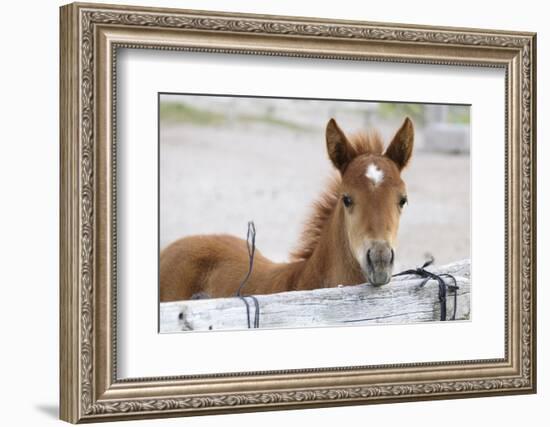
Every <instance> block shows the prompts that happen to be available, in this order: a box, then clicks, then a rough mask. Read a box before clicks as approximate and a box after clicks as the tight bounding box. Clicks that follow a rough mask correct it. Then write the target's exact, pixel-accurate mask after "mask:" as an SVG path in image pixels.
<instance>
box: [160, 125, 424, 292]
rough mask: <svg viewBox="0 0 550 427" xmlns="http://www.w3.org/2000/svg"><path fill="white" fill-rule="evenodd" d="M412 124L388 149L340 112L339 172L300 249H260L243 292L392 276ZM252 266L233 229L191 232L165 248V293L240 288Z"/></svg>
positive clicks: (333, 138)
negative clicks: (280, 255) (350, 129)
mask: <svg viewBox="0 0 550 427" xmlns="http://www.w3.org/2000/svg"><path fill="white" fill-rule="evenodd" d="M413 140H414V130H413V124H412V122H411V120H410V119H409V118H406V119H405V121H404V122H403V124H402V125H401V127H400V129H399V130H398V131H397V133H396V134H395V136H394V137H393V139H392V141H391V142H390V144H389V146H388V148H387V149H386V151H384V147H383V144H382V141H381V140H380V138H379V136H378V135H376V134H357V135H355V136H353V137H351V138H348V137H347V136H346V135H345V134H344V132H343V131H342V130H341V129H340V127H339V126H338V124H337V123H336V121H335V120H334V119H331V120H330V121H329V122H328V124H327V128H326V145H327V152H328V156H329V158H330V160H331V162H332V164H333V165H334V167H335V168H336V169H337V170H338V171H339V174H338V178H337V179H335V180H334V182H333V183H332V184H331V185H330V187H329V188H328V189H327V190H326V192H325V193H324V195H323V196H322V197H321V198H320V200H319V201H317V203H316V204H315V210H314V213H313V215H312V217H311V218H310V219H309V222H308V224H307V226H306V228H305V230H304V232H303V235H302V239H301V243H300V249H299V250H298V251H296V252H295V253H294V254H292V260H291V262H289V263H274V262H271V261H270V260H268V259H267V258H265V257H264V256H263V255H262V254H261V253H260V252H259V251H258V250H256V254H255V257H254V268H253V270H252V273H251V275H250V277H249V278H248V281H247V282H246V284H245V286H244V288H243V295H254V294H270V293H275V292H284V291H294V290H306V289H315V288H323V287H332V286H337V285H340V284H342V285H354V284H359V283H363V282H365V281H368V282H370V283H371V284H373V285H384V284H386V283H388V282H389V281H390V279H391V276H392V270H393V261H394V258H395V252H394V245H395V241H396V235H397V229H398V226H399V219H400V215H401V211H402V209H403V207H404V205H405V204H406V203H407V193H406V189H405V183H404V182H403V180H402V179H401V171H402V170H403V168H404V167H405V166H406V165H407V163H408V162H409V160H410V158H411V154H412V149H413ZM248 267H249V255H248V250H247V244H246V242H245V241H244V240H242V239H239V238H237V237H233V236H229V235H209V236H190V237H185V238H183V239H180V240H177V241H176V242H174V243H172V244H171V245H170V246H168V247H167V248H166V249H164V250H163V251H162V253H161V255H160V300H161V301H162V302H165V301H176V300H186V299H190V298H192V297H193V296H194V295H204V294H206V295H208V296H209V297H213V298H218V297H229V296H234V295H235V293H236V292H237V289H238V288H239V285H240V283H241V281H242V280H243V278H244V277H245V276H246V274H247V272H248Z"/></svg>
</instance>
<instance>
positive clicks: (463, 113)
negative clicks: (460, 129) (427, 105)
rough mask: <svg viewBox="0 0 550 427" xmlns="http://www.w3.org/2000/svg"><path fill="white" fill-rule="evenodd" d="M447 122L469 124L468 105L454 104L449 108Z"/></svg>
mask: <svg viewBox="0 0 550 427" xmlns="http://www.w3.org/2000/svg"><path fill="white" fill-rule="evenodd" d="M447 120H448V122H449V123H456V124H462V125H468V124H470V107H466V106H458V105H457V106H454V107H452V108H450V109H449V115H448V116H447Z"/></svg>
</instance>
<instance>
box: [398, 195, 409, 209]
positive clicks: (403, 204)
mask: <svg viewBox="0 0 550 427" xmlns="http://www.w3.org/2000/svg"><path fill="white" fill-rule="evenodd" d="M407 202H408V200H407V197H405V196H403V197H401V199H400V200H399V207H400V208H403V206H405V205H406V204H407Z"/></svg>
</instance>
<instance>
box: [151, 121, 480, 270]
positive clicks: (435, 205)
mask: <svg viewBox="0 0 550 427" xmlns="http://www.w3.org/2000/svg"><path fill="white" fill-rule="evenodd" d="M418 146H419V148H418V149H416V150H415V153H414V158H413V160H412V161H411V163H410V167H409V168H408V169H407V170H406V171H405V172H404V174H403V176H404V180H405V182H406V184H407V188H408V199H409V204H408V206H406V207H405V209H404V212H403V216H402V219H401V226H400V231H399V246H398V247H397V251H396V271H399V270H401V269H404V268H408V267H415V266H418V265H419V264H421V263H422V262H423V260H424V259H425V256H426V254H427V253H429V254H432V255H433V256H434V257H435V259H436V264H444V263H448V262H452V261H456V260H459V259H463V258H469V257H470V157H469V155H450V154H441V153H431V152H427V151H425V150H423V149H422V145H421V144H418ZM331 173H333V171H332V166H331V164H330V162H329V160H328V158H327V155H326V152H325V143H324V135H323V134H322V132H315V131H308V132H297V131H296V130H293V129H285V128H280V129H278V130H277V132H273V127H272V126H267V125H262V124H251V125H239V126H235V127H227V126H224V127H216V126H210V127H204V126H193V125H189V124H186V125H181V124H179V125H178V124H167V123H162V124H161V132H160V243H161V248H163V247H165V246H166V245H167V244H168V243H170V242H172V241H174V240H176V239H178V238H180V237H183V236H187V235H192V234H210V233H229V234H233V235H236V236H241V237H243V238H244V237H245V236H246V230H247V222H248V221H249V220H254V222H255V225H256V229H257V239H256V243H257V247H258V248H259V250H261V252H262V253H263V254H264V255H265V256H267V257H268V258H271V259H273V260H276V261H284V260H287V257H288V253H289V252H290V251H291V250H292V249H293V248H294V247H295V246H296V244H297V241H298V237H299V235H300V231H301V229H302V224H303V223H304V221H305V220H306V219H307V216H308V213H309V212H310V208H311V204H312V202H313V201H314V200H315V199H316V198H317V197H318V195H319V194H320V193H321V192H322V191H323V188H324V187H325V183H326V182H327V179H328V177H329V176H330V175H331Z"/></svg>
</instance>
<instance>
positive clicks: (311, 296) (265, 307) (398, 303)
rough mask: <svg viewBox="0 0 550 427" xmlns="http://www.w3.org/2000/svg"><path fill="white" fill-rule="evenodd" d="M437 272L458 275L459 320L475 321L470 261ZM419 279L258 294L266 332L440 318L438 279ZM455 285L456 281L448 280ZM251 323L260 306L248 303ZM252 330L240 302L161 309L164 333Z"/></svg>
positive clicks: (219, 301) (452, 305)
mask: <svg viewBox="0 0 550 427" xmlns="http://www.w3.org/2000/svg"><path fill="white" fill-rule="evenodd" d="M427 269H428V270H429V271H432V272H434V273H438V274H442V273H449V274H452V275H453V276H454V277H455V278H456V281H457V285H458V286H459V290H458V291H457V304H456V320H467V319H469V318H470V260H469V259H467V260H462V261H458V262H454V263H452V264H448V265H445V266H442V267H439V268H427ZM422 282H423V279H421V278H418V277H417V276H400V277H395V278H394V279H393V280H392V282H391V283H389V284H388V285H385V286H381V287H376V286H372V285H369V284H361V285H355V286H341V287H335V288H323V289H315V290H311V291H294V292H283V293H279V294H271V295H257V296H256V298H257V299H258V302H259V307H260V316H259V327H260V328H296V327H312V326H335V325H347V326H350V325H366V324H372V323H413V322H429V321H437V320H439V318H440V304H439V300H438V292H439V286H438V283H437V282H436V281H435V280H430V281H428V282H427V283H426V284H425V285H424V286H421V283H422ZM445 282H446V283H447V284H451V281H450V279H445ZM247 300H248V302H249V307H250V317H249V319H250V323H251V324H253V317H254V313H255V309H254V303H253V301H252V300H251V299H250V298H247ZM454 301H455V297H454V292H452V291H449V292H448V293H447V318H448V319H450V318H451V316H452V314H453V311H454V308H455V302H454ZM247 327H248V321H247V314H246V307H245V304H244V302H243V301H242V300H241V299H239V298H216V299H203V300H191V301H176V302H168V303H161V304H160V332H161V333H167V332H181V331H206V330H235V329H246V328H247Z"/></svg>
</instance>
